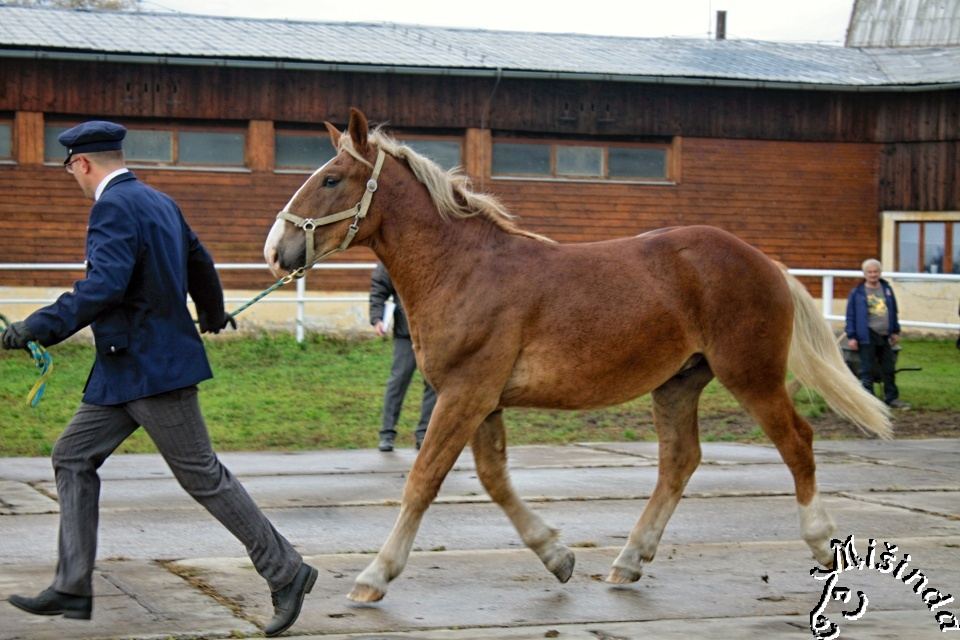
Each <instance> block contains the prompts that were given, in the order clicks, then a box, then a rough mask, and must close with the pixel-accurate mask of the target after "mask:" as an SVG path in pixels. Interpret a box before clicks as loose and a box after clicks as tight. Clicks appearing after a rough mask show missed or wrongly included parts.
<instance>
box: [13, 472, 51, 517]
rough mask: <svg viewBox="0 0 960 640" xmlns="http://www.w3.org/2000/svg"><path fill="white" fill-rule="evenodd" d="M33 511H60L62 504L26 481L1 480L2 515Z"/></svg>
mask: <svg viewBox="0 0 960 640" xmlns="http://www.w3.org/2000/svg"><path fill="white" fill-rule="evenodd" d="M31 513H60V505H59V504H58V503H57V501H56V500H54V499H53V498H51V497H50V496H49V495H48V494H46V493H43V492H41V491H38V490H37V489H35V488H34V487H32V486H30V485H29V484H26V483H25V482H16V481H14V480H0V516H15V515H26V514H31Z"/></svg>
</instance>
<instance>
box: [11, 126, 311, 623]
mask: <svg viewBox="0 0 960 640" xmlns="http://www.w3.org/2000/svg"><path fill="white" fill-rule="evenodd" d="M125 135H126V129H124V128H123V127H122V126H120V125H118V124H115V123H112V122H104V121H91V122H84V123H83V124H80V125H77V126H76V127H73V128H72V129H69V130H68V131H66V132H64V133H63V134H61V135H60V138H59V140H60V143H61V144H63V145H64V146H65V147H66V148H67V158H66V160H65V161H64V166H65V167H66V170H67V172H68V173H70V174H71V175H73V177H74V178H75V179H76V181H77V184H79V185H80V188H81V189H82V191H83V193H84V195H86V196H87V197H89V198H91V199H92V200H93V201H94V205H93V208H92V209H91V211H90V219H89V225H88V231H87V244H86V252H87V273H86V277H85V278H83V279H82V280H79V281H78V282H77V283H76V284H75V285H74V288H73V290H72V291H70V292H68V293H65V294H63V295H62V296H60V298H58V299H57V301H56V302H54V303H53V304H51V305H49V306H47V307H44V308H42V309H39V310H37V311H35V312H34V313H33V314H31V315H30V316H29V317H28V318H27V319H26V320H25V321H22V322H14V323H12V324H11V325H10V326H9V327H8V328H7V329H6V331H4V333H3V336H2V342H3V346H4V348H6V349H22V348H24V347H25V346H26V344H27V342H29V341H31V340H35V341H37V342H39V343H40V344H42V345H44V346H49V345H53V344H57V343H58V342H61V341H62V340H64V339H66V338H68V337H69V336H71V335H73V334H74V333H76V332H77V331H79V330H80V329H82V328H84V327H86V326H88V325H89V326H90V327H91V328H92V330H93V336H94V342H95V345H96V359H95V361H94V365H93V369H92V370H91V372H90V376H89V378H88V380H87V384H86V386H85V387H84V393H83V401H82V403H81V404H80V408H79V409H78V410H77V412H76V414H75V415H74V417H73V419H72V420H71V421H70V424H69V425H67V428H66V429H65V430H64V432H63V433H62V434H61V436H60V438H59V439H58V440H57V443H56V445H55V446H54V449H53V467H54V471H55V475H56V481H57V494H58V496H59V500H60V536H59V562H58V564H57V571H56V576H55V578H54V580H53V584H52V585H51V586H50V587H49V588H48V589H46V590H44V591H43V592H41V593H40V594H39V595H38V596H36V597H32V598H31V597H24V596H17V595H14V596H10V598H9V601H10V603H11V604H13V605H14V606H16V607H19V608H20V609H23V610H25V611H28V612H30V613H35V614H40V615H60V614H62V615H63V616H64V617H67V618H78V619H86V620H88V619H90V616H91V613H92V609H93V598H92V595H93V593H92V576H93V569H94V562H95V559H96V546H97V518H98V510H99V505H98V500H99V493H100V480H99V477H98V476H97V469H98V468H99V467H100V465H102V464H103V462H104V461H105V460H106V459H107V457H108V456H110V454H111V453H112V452H113V451H114V450H115V449H116V448H117V447H118V446H119V445H120V443H121V442H123V441H124V440H125V439H126V438H127V437H128V436H129V435H130V434H132V433H133V432H134V431H135V430H136V429H137V428H139V427H140V426H143V427H144V428H145V429H146V431H147V433H148V434H149V435H150V437H151V439H152V440H153V441H154V442H155V443H156V445H157V449H158V450H159V451H160V453H161V455H163V457H164V459H165V460H166V462H167V464H168V465H169V466H170V469H171V470H172V471H173V474H174V476H175V477H176V478H177V480H178V481H179V483H180V485H181V486H182V487H183V488H184V489H185V490H186V491H187V492H188V493H189V494H190V495H191V496H192V497H193V498H194V499H195V500H197V502H199V503H200V504H202V505H203V506H204V507H205V508H206V509H207V510H208V511H209V512H210V513H211V514H212V515H213V516H214V517H215V518H217V519H218V520H219V521H220V522H221V523H222V524H223V525H224V526H226V527H227V529H229V530H230V532H231V533H233V534H234V535H235V536H236V537H237V538H238V539H239V540H240V541H241V542H242V543H243V544H244V546H245V547H246V548H247V552H248V553H249V555H250V559H251V560H252V561H253V564H254V566H255V567H256V569H257V571H258V572H259V573H260V575H261V576H263V577H264V579H266V581H267V583H268V584H269V585H270V590H271V592H272V595H273V603H274V610H275V615H274V618H273V619H272V620H271V622H270V623H269V624H268V625H267V627H266V628H265V632H266V634H267V635H268V636H273V635H277V634H279V633H281V632H283V631H284V630H286V629H287V628H289V627H290V626H291V625H292V624H293V623H294V621H296V619H297V616H299V614H300V609H301V606H302V603H303V598H304V595H305V594H306V593H309V592H310V590H311V588H312V587H313V584H314V582H315V581H316V578H317V570H316V569H314V568H313V567H310V566H309V565H307V564H306V563H304V562H303V558H302V557H301V556H300V554H299V553H297V551H295V550H294V549H293V547H292V546H291V545H290V543H289V542H288V541H287V540H286V539H285V538H284V537H283V536H282V535H280V533H279V532H277V530H276V529H275V528H274V527H273V525H272V524H271V523H270V521H269V520H267V518H266V516H264V515H263V513H262V512H261V511H260V509H259V508H258V507H257V505H256V504H255V503H254V502H253V500H252V499H251V498H250V496H249V495H248V494H247V492H246V490H245V489H244V488H243V486H242V485H241V484H240V483H239V482H238V481H237V479H236V478H234V476H233V475H232V474H231V473H230V471H229V470H228V469H227V468H226V467H224V466H223V465H222V464H221V463H220V461H219V459H218V458H217V455H216V454H215V453H214V451H213V449H212V447H211V444H210V438H209V435H208V434H207V428H206V425H205V423H204V421H203V415H202V414H201V412H200V405H199V402H198V399H197V387H196V385H197V383H199V382H201V381H203V380H206V379H208V378H210V377H212V375H213V374H212V373H211V371H210V365H209V363H208V362H207V356H206V352H205V350H204V346H203V341H202V340H201V339H200V336H199V334H198V333H197V329H196V328H195V327H194V323H193V320H192V319H191V317H190V312H189V309H188V308H187V293H189V294H190V296H191V297H192V298H193V301H194V303H195V304H196V307H197V315H198V317H199V324H200V331H201V332H209V333H218V332H220V330H222V329H224V328H226V326H227V325H231V326H233V327H234V328H236V323H235V322H234V320H233V318H232V317H231V316H230V315H229V314H227V313H225V311H224V306H223V289H222V288H221V286H220V279H219V277H218V276H217V272H216V270H215V269H214V265H213V259H212V258H211V257H210V254H209V253H207V250H206V249H205V248H204V247H203V245H202V244H201V243H200V241H199V240H198V239H197V236H196V235H195V234H194V233H193V231H192V230H191V229H190V227H189V226H188V225H187V223H186V221H185V220H184V218H183V214H182V213H181V212H180V209H179V207H178V206H177V204H176V203H175V202H174V201H173V200H172V199H171V198H170V197H169V196H167V195H165V194H163V193H160V192H159V191H156V190H154V189H151V188H150V187H148V186H147V185H145V184H143V183H142V182H140V181H138V180H137V179H136V177H135V176H134V175H133V174H132V173H131V172H130V171H129V170H127V169H126V167H125V166H124V161H123V151H122V141H123V138H124V136H125Z"/></svg>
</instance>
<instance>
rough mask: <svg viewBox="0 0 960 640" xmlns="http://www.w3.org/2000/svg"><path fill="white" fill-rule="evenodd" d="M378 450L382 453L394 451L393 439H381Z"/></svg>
mask: <svg viewBox="0 0 960 640" xmlns="http://www.w3.org/2000/svg"><path fill="white" fill-rule="evenodd" d="M377 449H380V451H393V439H392V438H380V444H379V445H377Z"/></svg>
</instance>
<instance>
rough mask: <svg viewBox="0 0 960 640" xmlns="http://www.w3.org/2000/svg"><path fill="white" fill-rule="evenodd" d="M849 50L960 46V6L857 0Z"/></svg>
mask: <svg viewBox="0 0 960 640" xmlns="http://www.w3.org/2000/svg"><path fill="white" fill-rule="evenodd" d="M847 46H848V47H933V46H953V47H956V46H960V2H944V1H943V0H856V1H855V2H854V4H853V13H852V14H851V15H850V27H849V29H847Z"/></svg>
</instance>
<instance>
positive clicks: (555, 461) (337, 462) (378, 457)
mask: <svg viewBox="0 0 960 640" xmlns="http://www.w3.org/2000/svg"><path fill="white" fill-rule="evenodd" d="M218 455H219V457H220V459H221V461H223V463H224V464H225V465H226V466H227V467H228V468H229V469H230V471H231V472H232V473H233V474H234V475H236V476H241V477H250V476H264V475H266V476H273V475H314V474H331V475H336V474H366V473H402V472H406V471H409V469H410V467H411V465H412V464H413V461H414V459H415V458H416V456H417V451H416V450H415V449H413V448H412V447H400V448H398V449H395V450H394V451H392V452H390V453H381V452H379V451H376V450H371V449H356V450H334V449H328V450H322V451H293V452H271V451H265V452H245V451H227V452H220V453H218ZM508 459H509V464H510V466H511V467H517V468H577V467H602V466H634V465H644V464H646V465H649V464H650V460H649V459H645V458H642V457H635V456H630V455H623V454H618V453H614V452H610V451H604V450H600V449H594V448H590V447H578V446H576V445H524V446H516V447H510V448H509V449H508ZM474 468H475V465H474V463H473V454H472V453H471V452H470V448H469V447H467V448H466V449H464V451H463V453H462V454H461V455H460V457H459V458H458V459H457V462H456V464H455V465H454V469H458V470H464V469H474ZM100 477H101V479H103V480H115V479H135V478H140V479H150V478H171V477H173V476H172V474H171V473H170V470H169V468H168V467H167V465H166V463H164V461H163V459H162V458H160V457H159V456H158V455H155V454H117V455H113V456H110V457H109V458H108V459H107V461H106V462H105V463H104V465H103V466H102V467H101V468H100ZM0 479H6V480H19V481H21V482H35V481H41V480H48V481H50V480H52V479H53V469H52V467H51V464H50V459H49V458H38V457H34V458H0Z"/></svg>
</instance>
